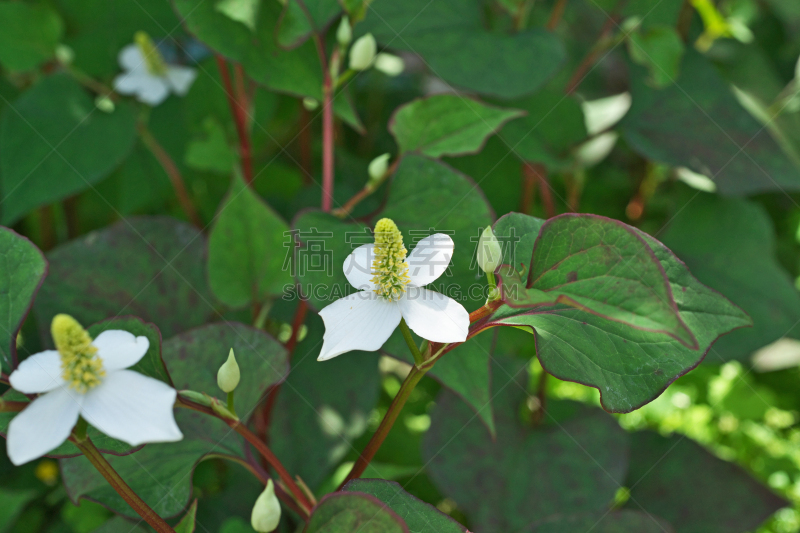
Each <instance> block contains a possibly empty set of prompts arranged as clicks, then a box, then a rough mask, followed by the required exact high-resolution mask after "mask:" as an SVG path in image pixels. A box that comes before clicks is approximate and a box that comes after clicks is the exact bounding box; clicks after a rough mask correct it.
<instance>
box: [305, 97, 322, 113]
mask: <svg viewBox="0 0 800 533" xmlns="http://www.w3.org/2000/svg"><path fill="white" fill-rule="evenodd" d="M303 107H305V108H306V111H314V110H315V109H316V108H318V107H319V102H318V101H317V100H316V99H314V98H311V97H310V96H306V97H305V98H303Z"/></svg>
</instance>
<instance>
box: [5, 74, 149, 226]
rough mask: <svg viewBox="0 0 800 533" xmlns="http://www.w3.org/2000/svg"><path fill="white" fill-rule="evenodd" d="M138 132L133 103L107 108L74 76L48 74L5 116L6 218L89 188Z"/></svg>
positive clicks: (126, 150) (124, 152) (120, 157)
mask: <svg viewBox="0 0 800 533" xmlns="http://www.w3.org/2000/svg"><path fill="white" fill-rule="evenodd" d="M135 138H136V128H135V116H134V112H133V108H132V106H130V105H129V104H126V103H125V102H119V103H118V104H117V105H116V109H115V110H114V112H113V113H111V114H108V113H104V112H102V111H99V110H97V109H96V108H95V106H94V103H93V102H92V99H91V98H90V97H89V94H88V93H87V92H86V91H85V90H84V89H83V87H81V86H80V84H78V82H77V81H75V80H74V79H73V78H72V77H70V76H68V75H66V74H56V75H53V76H48V77H46V78H44V79H43V80H42V81H41V82H39V83H37V84H36V85H34V86H33V87H32V88H31V89H29V90H28V91H26V92H25V93H23V94H22V96H20V97H19V98H18V99H17V100H16V101H15V102H14V103H13V107H12V106H10V107H7V108H6V109H4V110H3V115H2V119H0V190H2V193H3V196H4V201H3V206H2V210H3V211H2V221H3V223H4V224H10V223H12V222H15V221H16V220H18V219H19V218H20V217H22V216H23V215H24V214H25V213H27V212H28V211H30V210H31V209H33V208H34V207H39V206H40V205H44V204H48V203H51V202H55V201H57V200H61V199H63V198H66V197H67V196H69V195H72V194H75V193H78V192H81V191H84V190H86V189H89V188H90V187H92V185H93V184H95V183H97V182H98V181H100V180H102V179H103V178H105V177H106V176H108V175H109V174H110V173H111V171H113V170H114V168H116V166H117V165H119V164H120V163H121V162H122V160H123V159H124V158H125V157H126V156H127V155H128V153H129V152H130V150H131V148H132V147H133V143H134V140H135ZM88 146H90V147H91V149H90V150H89V149H87V147H88Z"/></svg>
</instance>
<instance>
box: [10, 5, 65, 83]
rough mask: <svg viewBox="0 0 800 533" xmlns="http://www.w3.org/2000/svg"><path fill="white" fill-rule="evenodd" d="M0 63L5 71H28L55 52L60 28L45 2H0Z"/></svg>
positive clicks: (58, 22) (62, 27)
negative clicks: (1, 28)
mask: <svg viewBox="0 0 800 533" xmlns="http://www.w3.org/2000/svg"><path fill="white" fill-rule="evenodd" d="M0 20H2V21H3V31H0V64H1V65H3V66H4V67H5V68H7V69H8V70H32V69H34V68H36V67H38V66H39V65H40V64H42V63H44V62H45V61H47V60H48V59H50V58H51V57H53V54H54V53H55V49H56V45H57V44H58V40H59V39H60V38H61V34H62V33H63V31H64V24H63V23H62V22H61V18H60V17H59V16H58V13H56V12H55V11H54V10H53V9H51V8H50V7H48V6H46V5H33V4H27V3H22V2H0Z"/></svg>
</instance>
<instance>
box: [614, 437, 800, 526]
mask: <svg viewBox="0 0 800 533" xmlns="http://www.w3.org/2000/svg"><path fill="white" fill-rule="evenodd" d="M627 485H628V486H629V487H631V493H630V494H631V497H630V500H629V502H628V507H629V508H631V509H634V510H642V511H644V512H646V513H653V514H655V515H657V516H663V517H664V518H666V519H667V520H669V522H670V523H672V525H673V526H674V527H675V528H676V530H677V531H679V532H680V533H708V532H709V531H714V532H718V533H743V532H745V531H752V530H755V529H756V528H757V527H758V526H759V525H760V524H761V523H762V522H763V521H764V520H765V519H766V518H767V517H768V516H769V515H771V514H772V513H774V512H775V511H777V510H778V509H780V508H781V507H784V506H787V505H789V502H787V501H786V500H784V499H783V498H780V497H778V496H776V495H775V494H773V493H772V492H770V491H769V490H768V489H767V488H766V487H764V486H763V485H762V484H761V483H758V482H757V481H756V480H754V479H753V478H751V477H750V475H748V474H747V473H746V472H745V471H744V470H742V469H741V468H740V467H738V466H736V465H734V464H732V463H728V462H726V461H723V460H721V459H718V458H717V457H714V456H713V455H711V454H710V453H709V452H707V451H706V450H704V449H703V448H701V447H700V446H699V445H697V444H695V443H694V442H692V441H691V440H689V439H688V438H686V437H683V436H678V435H675V436H673V437H670V438H665V437H662V436H660V435H658V434H656V433H651V432H641V433H634V434H633V435H631V459H630V470H629V471H628V483H627Z"/></svg>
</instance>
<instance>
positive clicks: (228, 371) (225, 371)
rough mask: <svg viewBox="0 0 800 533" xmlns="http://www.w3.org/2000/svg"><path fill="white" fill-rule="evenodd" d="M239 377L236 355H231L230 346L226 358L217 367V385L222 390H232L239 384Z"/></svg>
mask: <svg viewBox="0 0 800 533" xmlns="http://www.w3.org/2000/svg"><path fill="white" fill-rule="evenodd" d="M240 377H241V374H240V373H239V365H238V364H236V356H234V355H233V348H231V352H230V353H229V354H228V360H227V361H225V362H224V363H223V364H222V366H221V367H219V372H217V385H219V388H220V389H222V392H233V390H234V389H235V388H236V386H237V385H238V384H239V378H240Z"/></svg>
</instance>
